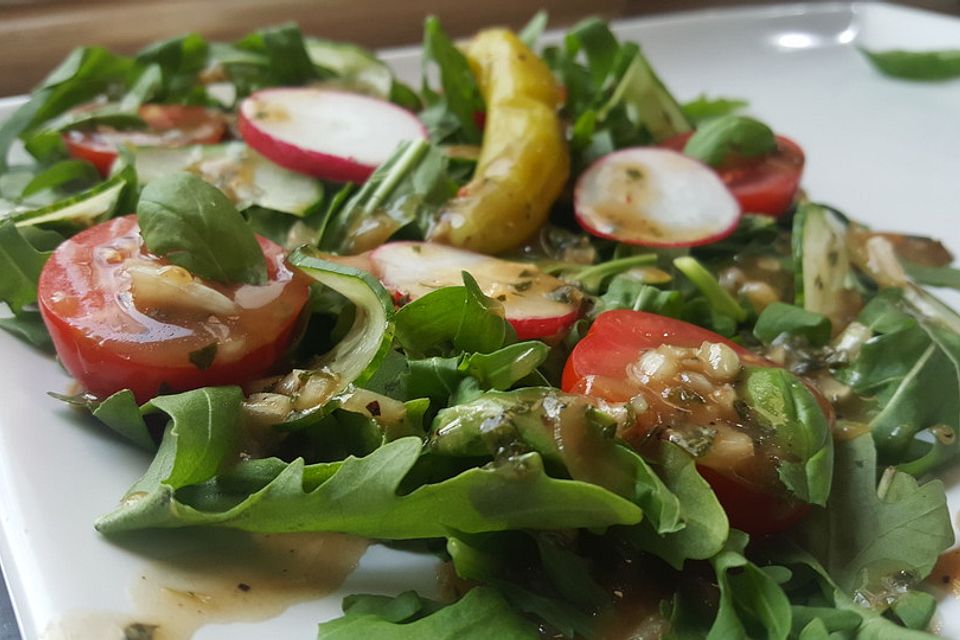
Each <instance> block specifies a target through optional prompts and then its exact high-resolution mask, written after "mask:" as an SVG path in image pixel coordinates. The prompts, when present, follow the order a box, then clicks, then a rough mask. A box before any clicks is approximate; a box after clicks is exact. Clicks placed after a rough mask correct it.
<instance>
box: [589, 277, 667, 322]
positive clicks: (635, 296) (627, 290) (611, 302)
mask: <svg viewBox="0 0 960 640" xmlns="http://www.w3.org/2000/svg"><path fill="white" fill-rule="evenodd" d="M611 309H633V310H634V311H648V312H650V313H656V314H658V315H661V316H668V317H670V318H679V317H680V315H681V314H682V311H683V297H682V295H681V294H680V292H679V291H675V290H671V289H667V290H663V289H658V288H657V287H654V286H651V285H649V284H644V283H643V282H642V281H640V280H637V279H635V278H632V277H630V276H629V275H618V276H614V277H613V280H611V281H610V285H609V286H608V287H607V290H606V291H605V292H604V293H603V295H601V296H600V298H599V299H598V301H597V305H596V307H595V308H594V312H595V313H601V312H603V311H609V310H611Z"/></svg>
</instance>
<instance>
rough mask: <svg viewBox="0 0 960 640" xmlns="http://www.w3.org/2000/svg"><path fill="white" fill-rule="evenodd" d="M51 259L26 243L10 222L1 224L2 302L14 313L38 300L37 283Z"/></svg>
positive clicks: (0, 279) (45, 253) (0, 282)
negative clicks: (44, 266) (48, 259)
mask: <svg viewBox="0 0 960 640" xmlns="http://www.w3.org/2000/svg"><path fill="white" fill-rule="evenodd" d="M49 257H50V253H49V252H40V251H37V250H36V249H35V248H34V247H33V245H31V244H30V243H29V242H27V241H26V240H25V239H24V238H23V236H22V235H20V232H19V231H18V230H17V227H16V225H15V224H14V223H13V222H12V221H11V220H4V221H2V222H0V272H2V273H3V278H0V300H2V301H3V302H6V303H7V304H8V305H9V306H10V309H11V310H12V311H13V312H14V313H15V314H19V313H20V312H21V310H22V309H23V307H24V306H25V305H28V304H31V303H33V302H36V301H37V282H38V281H39V280H40V271H41V270H42V269H43V265H44V264H46V262H47V258H49Z"/></svg>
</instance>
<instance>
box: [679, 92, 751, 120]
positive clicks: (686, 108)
mask: <svg viewBox="0 0 960 640" xmlns="http://www.w3.org/2000/svg"><path fill="white" fill-rule="evenodd" d="M748 105H749V103H748V102H747V101H746V100H743V99H741V98H708V97H707V96H706V94H703V93H701V94H700V95H699V96H697V97H696V99H694V100H691V101H689V102H684V103H683V105H682V106H681V109H683V114H684V115H685V116H687V120H689V121H690V122H691V124H693V126H694V127H697V126H699V125H700V124H701V123H703V122H704V121H705V120H710V119H712V118H720V117H722V116H728V115H731V114H732V113H734V112H736V111H739V110H740V109H743V108H744V107H746V106H748Z"/></svg>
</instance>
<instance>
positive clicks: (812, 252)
mask: <svg viewBox="0 0 960 640" xmlns="http://www.w3.org/2000/svg"><path fill="white" fill-rule="evenodd" d="M793 261H794V265H795V269H796V272H795V273H796V275H795V276H794V277H795V282H794V289H795V293H794V296H795V298H794V301H795V304H796V305H797V306H798V307H803V308H804V309H806V310H807V311H814V312H816V313H822V314H823V315H825V316H827V317H828V318H830V322H831V324H832V326H833V333H834V334H836V333H838V332H839V331H840V330H842V329H843V328H844V327H845V326H847V324H849V323H850V321H851V320H852V319H853V317H854V316H855V315H856V313H857V311H858V310H859V309H860V307H861V306H862V305H861V302H862V300H861V298H860V294H859V293H858V292H857V291H856V289H855V288H854V276H853V270H852V268H851V266H850V254H849V252H848V250H847V227H846V223H845V222H844V221H843V220H842V219H841V218H840V217H839V216H837V215H836V214H835V213H833V212H832V211H830V210H829V209H826V208H825V207H822V206H820V205H817V204H810V203H807V204H803V205H801V206H800V207H799V208H798V209H797V213H796V215H795V216H794V218H793Z"/></svg>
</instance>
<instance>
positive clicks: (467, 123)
mask: <svg viewBox="0 0 960 640" xmlns="http://www.w3.org/2000/svg"><path fill="white" fill-rule="evenodd" d="M431 63H432V64H435V65H436V66H437V69H438V71H439V72H440V86H441V87H442V89H443V92H442V94H438V93H436V92H434V91H433V90H431V89H430V83H429V80H428V71H429V68H430V65H431ZM422 93H423V96H424V99H425V100H426V103H427V105H428V107H432V108H433V109H435V110H436V111H437V112H438V114H439V115H440V117H441V119H443V116H445V115H446V116H449V117H451V118H453V119H454V120H455V122H456V126H457V129H456V131H457V133H458V135H457V139H458V140H460V141H461V142H464V143H466V144H480V142H481V141H482V138H483V136H482V133H481V132H480V128H479V127H478V126H477V123H476V120H475V118H476V116H477V114H478V113H482V112H483V111H484V110H485V108H486V107H485V105H484V102H483V97H482V96H481V95H480V89H479V88H478V87H477V81H476V78H474V76H473V72H472V71H471V70H470V65H469V63H468V62H467V58H466V56H464V55H463V54H462V53H461V52H460V50H459V49H457V47H456V45H454V44H453V41H451V40H450V38H449V37H448V36H447V34H446V33H445V32H444V31H443V27H441V26H440V21H439V20H437V18H436V17H435V16H430V17H428V18H427V20H426V22H425V23H424V25H423V82H422ZM431 119H433V118H431ZM435 134H436V131H434V130H432V131H431V138H433V139H434V140H435V141H437V142H440V141H441V140H442V139H443V138H446V137H449V136H448V134H442V137H440V136H437V135H435Z"/></svg>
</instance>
